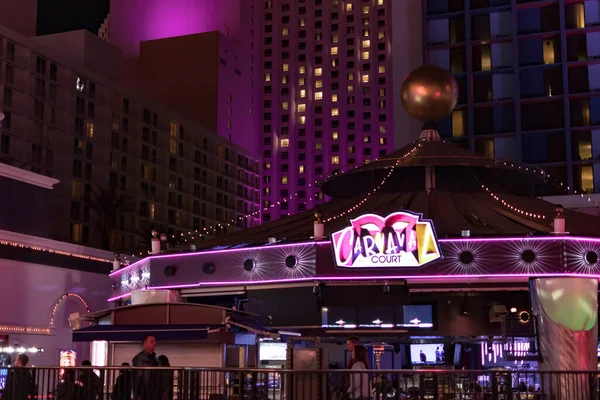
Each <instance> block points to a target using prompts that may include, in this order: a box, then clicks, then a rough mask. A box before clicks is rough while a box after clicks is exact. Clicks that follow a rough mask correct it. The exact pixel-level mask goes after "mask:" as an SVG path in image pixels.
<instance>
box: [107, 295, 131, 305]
mask: <svg viewBox="0 0 600 400" xmlns="http://www.w3.org/2000/svg"><path fill="white" fill-rule="evenodd" d="M130 296H131V293H126V294H122V295H120V296H115V297H111V298H110V299H108V300H106V301H108V302H109V303H110V302H111V301H117V300H121V299H126V298H127V297H130Z"/></svg>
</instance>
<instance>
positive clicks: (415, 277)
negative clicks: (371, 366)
mask: <svg viewBox="0 0 600 400" xmlns="http://www.w3.org/2000/svg"><path fill="white" fill-rule="evenodd" d="M536 277H563V278H569V277H571V278H592V279H600V274H598V275H593V274H573V273H563V274H561V273H554V274H552V273H548V274H485V275H458V274H457V275H396V276H391V275H387V276H385V275H383V276H354V277H349V276H316V277H307V278H290V279H273V280H260V281H219V282H199V283H197V284H186V285H170V286H151V287H149V288H148V290H167V289H189V288H194V287H202V286H224V285H230V286H244V285H245V286H248V285H265V284H277V283H293V282H315V281H366V280H394V279H396V280H398V279H409V280H410V279H413V280H419V279H431V280H445V279H457V280H458V279H490V278H492V279H493V278H507V279H523V278H536ZM124 296H127V295H124ZM122 297H123V296H122Z"/></svg>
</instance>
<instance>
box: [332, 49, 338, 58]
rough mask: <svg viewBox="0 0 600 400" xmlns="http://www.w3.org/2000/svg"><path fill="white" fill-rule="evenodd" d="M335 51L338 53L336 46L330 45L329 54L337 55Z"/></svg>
mask: <svg viewBox="0 0 600 400" xmlns="http://www.w3.org/2000/svg"><path fill="white" fill-rule="evenodd" d="M337 53H338V48H337V47H332V48H331V55H332V56H335V55H337Z"/></svg>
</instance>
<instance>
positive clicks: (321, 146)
mask: <svg viewBox="0 0 600 400" xmlns="http://www.w3.org/2000/svg"><path fill="white" fill-rule="evenodd" d="M315 150H317V151H320V150H323V143H316V144H315Z"/></svg>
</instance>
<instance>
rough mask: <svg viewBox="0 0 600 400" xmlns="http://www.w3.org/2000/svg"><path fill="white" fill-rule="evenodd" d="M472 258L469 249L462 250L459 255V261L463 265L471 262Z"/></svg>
mask: <svg viewBox="0 0 600 400" xmlns="http://www.w3.org/2000/svg"><path fill="white" fill-rule="evenodd" d="M473 258H474V257H473V253H471V252H470V251H463V252H462V253H460V256H459V259H460V262H461V263H462V264H464V265H469V264H471V263H472V262H473Z"/></svg>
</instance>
